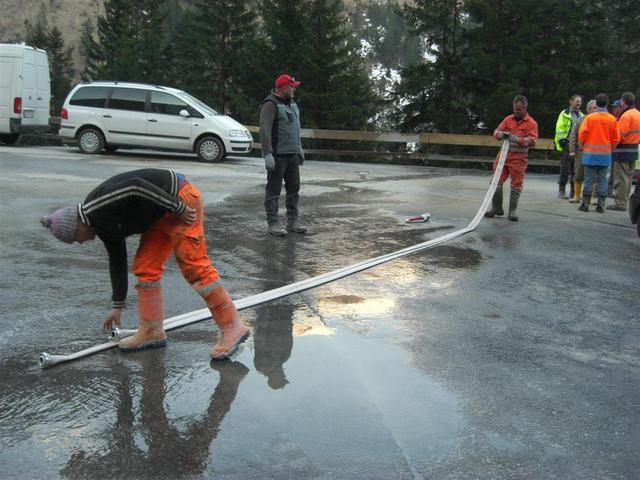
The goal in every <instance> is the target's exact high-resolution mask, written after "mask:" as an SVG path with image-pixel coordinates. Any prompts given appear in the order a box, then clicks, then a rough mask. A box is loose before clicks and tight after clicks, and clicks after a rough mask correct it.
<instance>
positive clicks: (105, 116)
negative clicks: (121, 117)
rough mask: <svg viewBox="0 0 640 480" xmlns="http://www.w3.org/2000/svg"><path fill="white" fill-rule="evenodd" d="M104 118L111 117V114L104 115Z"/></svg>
mask: <svg viewBox="0 0 640 480" xmlns="http://www.w3.org/2000/svg"><path fill="white" fill-rule="evenodd" d="M102 116H103V117H104V118H111V115H102Z"/></svg>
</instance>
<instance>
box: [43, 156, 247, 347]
mask: <svg viewBox="0 0 640 480" xmlns="http://www.w3.org/2000/svg"><path fill="white" fill-rule="evenodd" d="M40 221H41V223H42V225H43V226H44V227H46V228H48V229H49V231H50V232H51V233H52V234H53V235H54V236H55V237H56V238H57V239H58V240H61V241H63V242H65V243H73V242H78V243H84V242H86V241H89V240H93V239H94V238H95V237H96V236H98V238H100V240H102V242H103V243H104V246H105V248H106V250H107V253H108V254H109V273H110V277H111V289H112V297H111V299H112V302H113V304H112V310H111V312H110V313H109V314H108V315H107V318H106V319H105V320H104V322H103V327H104V328H105V329H107V330H108V329H111V328H112V327H113V325H114V324H116V325H121V324H122V323H121V320H120V318H121V313H122V309H123V308H124V304H125V299H126V297H127V289H128V286H127V283H128V278H127V244H126V238H127V237H129V236H131V235H136V234H142V236H141V237H140V243H139V245H138V250H137V252H136V255H135V257H134V260H133V273H134V274H135V276H136V278H137V279H138V284H137V285H136V291H137V293H138V309H139V314H140V317H139V326H138V330H137V332H136V333H135V334H134V335H132V336H130V337H126V338H123V339H122V340H120V342H118V347H119V348H120V350H124V351H133V350H141V349H144V348H155V347H163V346H165V345H166V343H167V334H166V333H165V331H164V311H163V299H162V289H161V285H160V284H161V280H162V273H163V271H164V265H165V263H166V262H167V260H168V258H169V255H171V253H173V254H174V255H175V259H176V262H177V263H178V266H179V267H180V271H181V272H182V275H183V276H184V278H185V280H186V281H187V282H189V284H190V285H191V286H192V287H193V288H194V290H196V292H198V294H200V296H202V298H203V299H204V301H205V302H206V304H207V306H208V307H209V310H210V311H211V314H212V316H213V320H214V321H215V323H216V324H217V325H218V327H219V328H220V336H219V337H218V342H217V343H216V345H215V346H214V347H213V349H212V350H211V357H212V358H213V359H214V360H222V359H225V358H228V357H229V356H230V355H232V354H233V352H234V351H235V350H236V349H237V348H238V346H239V345H240V343H241V342H243V341H244V340H245V339H246V338H247V337H248V336H249V329H248V328H247V327H246V326H245V325H244V324H243V323H242V322H241V321H240V318H239V315H238V310H237V309H236V306H235V305H234V303H233V301H232V300H231V297H230V296H229V294H228V293H227V291H226V289H225V288H224V286H223V285H222V282H221V281H220V277H219V276H218V272H217V271H216V269H215V268H214V267H213V265H212V264H211V260H210V259H209V257H208V256H207V245H206V242H205V236H204V226H203V221H204V206H203V202H202V197H201V195H200V192H199V191H198V189H197V188H196V187H195V186H194V185H192V184H191V183H189V182H188V181H187V180H186V178H185V177H184V175H182V174H180V173H176V172H174V171H172V170H163V169H156V168H147V169H142V170H134V171H131V172H125V173H120V174H118V175H115V176H113V177H111V178H109V179H108V180H106V181H104V182H103V183H101V184H100V185H98V186H97V187H96V188H95V189H94V190H93V191H91V192H90V193H89V195H88V196H87V198H86V199H85V201H84V202H83V203H81V204H79V205H76V206H71V207H64V208H61V209H58V210H56V211H55V212H54V213H53V214H52V215H47V216H44V217H42V219H41V220H40Z"/></svg>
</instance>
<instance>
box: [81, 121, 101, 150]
mask: <svg viewBox="0 0 640 480" xmlns="http://www.w3.org/2000/svg"><path fill="white" fill-rule="evenodd" d="M78 147H79V148H80V151H81V152H82V153H87V154H89V155H94V154H96V153H100V152H102V149H103V148H104V137H103V136H102V132H101V131H100V130H97V129H95V128H87V129H86V130H83V131H82V132H81V133H80V135H78Z"/></svg>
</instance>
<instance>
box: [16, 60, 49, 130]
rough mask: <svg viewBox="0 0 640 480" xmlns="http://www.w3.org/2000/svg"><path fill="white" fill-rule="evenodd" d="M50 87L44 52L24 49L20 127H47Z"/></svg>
mask: <svg viewBox="0 0 640 480" xmlns="http://www.w3.org/2000/svg"><path fill="white" fill-rule="evenodd" d="M50 100H51V86H50V80H49V62H48V60H47V54H46V52H43V51H41V50H36V49H33V48H30V47H24V50H23V57H22V122H21V123H22V125H24V126H27V125H30V126H36V125H43V126H44V125H49V101H50Z"/></svg>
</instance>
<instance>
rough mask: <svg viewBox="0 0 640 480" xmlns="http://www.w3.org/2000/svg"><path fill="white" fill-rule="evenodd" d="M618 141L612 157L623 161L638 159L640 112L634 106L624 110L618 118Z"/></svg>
mask: <svg viewBox="0 0 640 480" xmlns="http://www.w3.org/2000/svg"><path fill="white" fill-rule="evenodd" d="M618 127H619V128H620V143H619V144H618V146H617V147H616V149H615V151H614V159H615V160H617V161H623V162H635V161H636V160H637V159H638V144H640V112H639V111H638V110H637V109H635V108H629V109H627V110H625V111H624V113H623V114H622V115H620V118H619V119H618Z"/></svg>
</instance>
